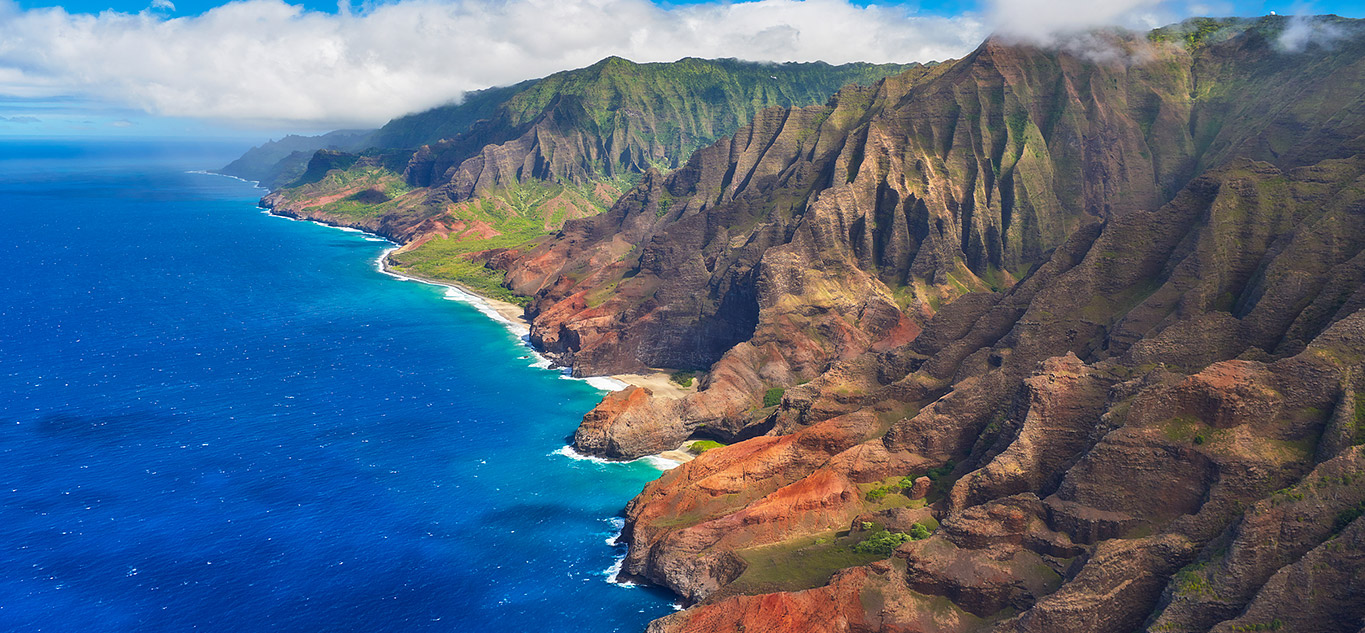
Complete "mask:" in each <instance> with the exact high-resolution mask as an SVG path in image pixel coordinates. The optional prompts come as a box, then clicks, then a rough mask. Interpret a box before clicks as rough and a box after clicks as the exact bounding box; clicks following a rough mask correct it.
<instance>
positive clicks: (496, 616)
mask: <svg viewBox="0 0 1365 633" xmlns="http://www.w3.org/2000/svg"><path fill="white" fill-rule="evenodd" d="M242 149H243V147H241V146H240V145H239V144H215V143H189V142H169V141H168V142H153V141H139V142H134V141H27V140H0V221H3V230H0V235H2V237H0V252H3V254H4V255H5V260H6V262H7V268H8V270H7V271H6V272H5V273H4V274H3V275H0V296H3V297H4V299H3V301H0V631H52V632H64V631H71V632H81V633H95V632H102V631H139V632H142V631H147V632H160V631H252V632H256V631H487V630H507V631H565V632H567V631H574V632H584V633H591V632H597V631H641V630H643V629H644V626H645V624H646V623H647V622H648V621H649V620H652V619H654V618H657V617H660V616H662V615H664V614H666V613H668V612H670V611H671V610H672V606H671V598H670V596H668V595H666V594H664V593H662V592H659V591H657V590H653V589H649V588H643V587H630V586H621V585H616V584H611V583H610V582H608V581H609V579H610V576H611V568H612V567H613V565H614V564H619V562H618V561H619V560H620V557H621V556H622V554H623V553H624V551H623V548H622V547H621V546H619V545H613V541H612V537H613V535H614V534H615V533H616V532H617V531H618V530H619V529H620V526H621V520H620V518H618V514H619V512H620V511H621V509H622V508H623V507H624V505H625V504H626V502H627V501H629V500H630V498H631V497H632V496H633V495H635V494H637V493H638V492H639V491H640V490H641V488H642V487H643V486H644V485H645V484H646V483H647V482H649V481H650V480H652V479H654V478H657V477H658V476H659V474H660V470H659V468H658V467H657V466H656V465H654V464H652V463H650V462H647V461H637V462H632V463H625V464H621V463H602V462H596V461H590V460H582V459H573V458H571V457H569V456H566V454H565V451H563V450H562V449H563V448H564V446H565V444H566V441H567V437H568V436H569V435H571V434H572V432H573V430H574V428H575V426H576V425H577V423H578V421H579V419H580V418H581V417H582V415H583V413H585V412H586V411H588V410H589V409H591V408H592V406H593V405H594V404H595V403H596V402H597V400H598V399H600V398H601V396H602V394H603V392H602V391H599V390H598V389H596V388H594V387H593V386H592V385H590V384H587V383H585V382H583V381H580V380H572V379H567V378H566V377H564V376H563V375H562V374H561V373H560V372H558V371H555V370H551V369H547V368H545V367H543V366H537V365H536V360H537V359H536V357H534V356H533V355H532V354H531V352H530V350H528V349H527V348H526V347H525V346H524V344H523V343H522V342H521V341H520V340H519V339H518V337H517V336H516V335H515V334H513V333H511V332H510V331H508V330H507V329H506V328H505V327H504V326H503V325H502V324H500V323H498V322H496V321H494V320H492V319H490V318H489V317H488V316H486V315H484V314H483V313H481V312H479V311H478V310H477V309H476V308H475V307H474V306H471V305H469V304H468V303H465V302H463V301H458V300H451V299H452V294H451V293H448V292H447V291H446V289H444V288H440V287H436V286H431V285H426V284H421V283H416V282H410V281H402V280H398V279H395V278H393V277H390V276H388V275H385V274H383V273H382V272H380V271H379V270H378V269H377V267H376V260H377V258H378V257H379V256H380V254H381V253H382V252H383V251H384V250H385V249H387V248H391V247H392V245H390V244H389V243H388V242H385V241H383V240H379V239H377V238H374V237H370V236H367V235H364V234H361V233H356V232H346V231H341V230H337V229H333V228H329V227H324V226H320V225H316V224H312V223H308V222H297V221H291V220H287V219H283V218H278V217H273V216H269V215H266V214H264V213H263V212H262V211H261V210H260V209H258V208H257V207H256V201H257V199H258V198H259V197H260V196H261V195H262V194H263V193H264V192H263V191H262V190H260V189H257V188H255V187H254V186H252V185H251V184H248V183H244V182H241V181H237V180H233V179H229V178H226V177H221V176H214V175H208V174H203V173H192V172H193V171H194V170H203V169H212V168H214V167H217V166H219V165H222V164H225V163H226V162H228V161H229V160H231V159H232V158H234V157H235V155H236V154H238V153H240V150H242Z"/></svg>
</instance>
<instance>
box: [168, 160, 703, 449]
mask: <svg viewBox="0 0 1365 633" xmlns="http://www.w3.org/2000/svg"><path fill="white" fill-rule="evenodd" d="M190 173H198V174H203V175H208V176H220V177H225V178H232V179H234V180H239V181H241V182H245V183H249V184H251V185H252V186H253V187H255V188H257V189H260V190H261V191H266V192H269V191H270V190H269V189H267V188H265V187H262V186H261V184H260V182H259V181H254V180H246V179H244V178H239V177H237V176H231V175H228V174H219V173H216V172H210V171H193V172H190ZM256 208H257V209H260V211H261V212H262V213H264V214H266V215H269V216H272V217H276V218H283V219H286V220H289V221H291V222H310V223H312V224H317V225H319V226H325V227H327V228H331V229H337V230H341V231H346V232H351V233H360V234H362V235H365V236H366V237H367V239H372V240H375V241H380V240H382V241H384V242H388V243H389V244H390V247H389V248H386V249H384V250H383V251H382V252H381V253H380V254H379V257H378V258H376V259H375V270H377V271H379V272H380V273H381V274H384V275H387V276H389V277H392V278H394V279H398V280H401V281H410V282H414V283H420V284H426V285H429V286H437V287H440V288H445V289H446V298H448V299H451V300H455V301H462V302H464V303H466V304H468V305H470V306H471V307H473V308H474V309H475V310H478V311H479V312H481V313H483V314H484V315H485V316H487V317H488V318H490V319H493V320H494V321H497V322H498V323H500V324H502V325H503V326H504V327H506V328H507V330H508V331H509V332H511V333H512V334H513V335H514V336H516V337H517V338H518V339H519V340H520V342H521V344H522V345H523V346H525V347H526V349H527V350H528V351H530V353H531V355H532V356H533V357H535V358H536V359H537V362H536V363H535V365H538V366H543V367H544V368H546V369H553V368H556V365H555V363H554V361H553V360H551V359H550V358H548V357H547V356H545V354H544V353H542V352H541V351H540V350H538V349H536V347H535V345H534V344H532V343H531V340H530V334H531V322H530V321H529V320H527V318H526V310H525V308H523V307H521V306H519V305H516V304H514V303H509V302H507V301H502V300H500V299H494V298H492V297H486V296H484V295H481V294H479V293H478V292H475V291H474V290H472V289H470V288H468V287H466V286H464V285H463V284H460V283H459V282H456V281H450V280H437V279H430V278H426V277H422V276H421V275H414V274H410V273H406V272H400V271H397V270H394V269H393V268H392V267H390V266H389V262H388V259H389V255H390V254H391V253H393V252H394V251H396V250H398V249H400V248H403V246H404V245H403V244H399V243H398V242H395V241H393V240H391V239H389V238H387V237H384V236H383V235H379V234H377V233H372V232H370V231H367V230H365V229H361V228H357V227H353V226H343V225H339V224H332V223H330V222H325V221H322V220H317V219H313V218H306V217H297V216H292V215H286V214H283V213H276V212H275V210H274V209H271V208H268V207H263V206H261V205H260V204H257V205H256ZM567 369H569V368H567V367H564V368H563V370H567ZM563 370H561V377H562V378H565V379H568V380H582V381H583V382H586V383H588V384H589V385H591V386H593V387H594V388H596V389H598V390H599V391H604V392H607V393H613V392H617V391H621V390H623V389H626V388H628V387H631V386H635V387H640V388H642V389H645V390H647V391H649V393H650V394H651V395H652V396H653V397H659V398H681V397H684V396H686V395H688V394H690V393H695V392H696V387H695V386H694V387H690V388H684V387H682V386H681V385H678V384H676V383H674V382H673V381H672V380H671V378H670V375H669V373H668V372H665V371H662V370H661V371H654V372H650V373H648V374H608V375H605V376H586V377H575V376H571V375H569V373H568V372H567V371H563ZM561 451H567V452H562V453H561ZM556 453H561V454H564V455H566V456H567V457H569V458H570V459H588V460H593V461H597V460H598V459H600V458H597V457H595V456H590V455H584V454H581V453H578V451H576V450H574V448H573V446H572V445H568V446H565V447H564V448H563V449H560V451H556ZM692 458H693V456H692V455H691V454H690V453H687V452H686V451H685V450H682V447H679V449H674V450H669V451H663V452H661V453H658V454H655V455H646V456H645V457H641V458H638V460H647V461H649V462H651V463H652V464H654V465H655V466H656V467H658V468H659V469H660V470H668V469H670V468H673V467H676V466H680V465H682V464H685V463H687V462H689V461H691V460H692ZM602 461H616V460H605V459H604V460H602ZM630 461H637V460H630ZM660 462H666V463H667V464H666V465H665V464H664V463H660ZM622 463H630V462H622Z"/></svg>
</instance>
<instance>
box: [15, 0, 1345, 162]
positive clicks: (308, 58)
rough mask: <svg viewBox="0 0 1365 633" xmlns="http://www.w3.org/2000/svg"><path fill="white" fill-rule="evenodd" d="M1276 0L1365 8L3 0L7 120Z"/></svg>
mask: <svg viewBox="0 0 1365 633" xmlns="http://www.w3.org/2000/svg"><path fill="white" fill-rule="evenodd" d="M1270 11H1276V12H1279V13H1281V14H1306V13H1337V14H1339V15H1345V16H1348V17H1365V3H1359V2H1344V1H1339V0H1338V1H1326V0H1324V1H1318V2H1313V3H1303V2H1275V1H1253V0H980V1H978V2H934V1H931V0H923V1H921V2H907V3H898V2H890V3H886V2H883V3H868V2H861V1H852V2H851V1H849V0H761V1H756V2H733V3H731V2H719V1H712V2H668V3H658V2H651V0H558V1H556V0H387V1H385V2H379V3H374V2H369V3H361V2H359V1H354V2H352V3H351V4H348V5H345V6H339V5H338V4H337V3H336V2H335V0H332V1H328V0H305V1H304V3H303V4H298V3H291V2H289V1H288V0H237V1H235V2H232V3H226V4H225V3H221V2H214V1H213V0H65V1H61V2H56V1H54V0H0V136H72V135H84V136H91V135H94V136H244V137H248V138H266V137H278V136H280V135H282V134H283V133H285V132H303V133H308V132H319V131H326V130H330V129H337V128H343V127H350V128H359V127H374V126H378V125H380V124H382V123H383V122H384V121H386V120H388V119H389V118H391V117H393V116H397V115H401V114H404V113H407V112H412V111H418V110H422V109H426V108H430V107H433V106H436V105H440V104H442V103H449V102H451V101H453V100H458V99H459V98H460V96H461V95H462V94H463V93H464V92H466V91H469V90H475V89H479V88H485V87H488V86H491V85H506V84H510V83H514V82H516V81H520V80H523V79H528V78H532V77H540V76H544V75H546V74H549V73H552V72H555V71H558V70H564V69H568V68H577V67H582V66H586V65H589V64H591V63H593V62H595V61H597V60H599V59H601V58H603V57H606V56H608V55H620V56H623V57H626V58H628V59H632V60H635V61H640V62H647V61H671V60H674V59H678V58H680V57H685V56H697V57H738V58H741V59H750V60H757V61H813V60H823V61H828V62H831V63H842V62H848V61H872V62H890V61H896V62H906V61H929V60H941V59H947V58H951V57H958V56H961V55H963V54H966V53H967V52H969V51H970V50H971V49H972V48H974V47H975V46H976V45H977V44H979V43H980V41H981V40H982V39H983V38H984V37H986V35H988V34H989V33H991V32H994V31H997V30H1001V29H1009V30H1014V31H1016V32H1018V33H1020V34H1022V35H1025V36H1029V37H1045V36H1047V34H1049V33H1054V32H1056V31H1057V30H1059V29H1060V30H1066V29H1073V30H1074V29H1079V28H1087V27H1090V26H1099V25H1108V24H1117V25H1121V26H1127V27H1129V28H1134V29H1145V28H1151V27H1154V26H1160V25H1163V24H1168V23H1171V22H1175V21H1178V20H1180V19H1183V18H1186V17H1190V16H1192V15H1243V16H1254V15H1263V14H1265V13H1268V12H1270Z"/></svg>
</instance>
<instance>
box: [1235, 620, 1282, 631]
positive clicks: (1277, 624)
mask: <svg viewBox="0 0 1365 633" xmlns="http://www.w3.org/2000/svg"><path fill="white" fill-rule="evenodd" d="M1281 628H1284V622H1282V621H1280V619H1279V618H1275V619H1274V620H1271V621H1269V622H1257V623H1255V624H1238V625H1236V626H1233V627H1232V630H1233V631H1236V632H1237V633H1247V632H1250V631H1278V630H1280V629H1281Z"/></svg>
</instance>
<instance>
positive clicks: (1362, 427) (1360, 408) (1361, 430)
mask: <svg viewBox="0 0 1365 633" xmlns="http://www.w3.org/2000/svg"><path fill="white" fill-rule="evenodd" d="M1361 444H1365V395H1361V394H1356V439H1355V445H1356V446H1360V445H1361Z"/></svg>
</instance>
